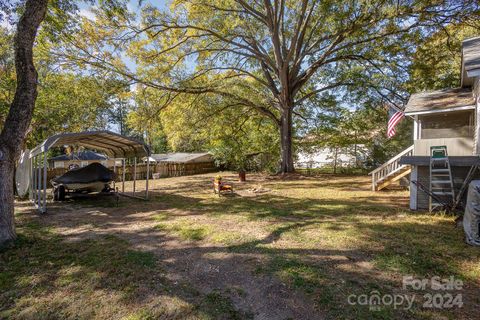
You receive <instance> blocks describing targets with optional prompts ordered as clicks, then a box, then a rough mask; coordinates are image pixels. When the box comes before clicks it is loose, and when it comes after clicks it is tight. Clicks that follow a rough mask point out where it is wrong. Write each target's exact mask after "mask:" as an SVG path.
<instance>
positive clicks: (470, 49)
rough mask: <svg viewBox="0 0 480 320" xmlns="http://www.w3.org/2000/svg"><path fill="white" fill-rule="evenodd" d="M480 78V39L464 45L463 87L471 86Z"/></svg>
mask: <svg viewBox="0 0 480 320" xmlns="http://www.w3.org/2000/svg"><path fill="white" fill-rule="evenodd" d="M479 76H480V37H476V38H471V39H467V40H465V41H463V43H462V86H470V85H472V83H473V78H474V77H479Z"/></svg>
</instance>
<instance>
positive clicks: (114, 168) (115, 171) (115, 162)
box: [113, 158, 117, 190]
mask: <svg viewBox="0 0 480 320" xmlns="http://www.w3.org/2000/svg"><path fill="white" fill-rule="evenodd" d="M113 173H114V174H115V179H113V190H116V189H115V183H116V182H117V181H116V180H117V177H116V176H117V159H116V158H113Z"/></svg>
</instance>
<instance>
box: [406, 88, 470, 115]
mask: <svg viewBox="0 0 480 320" xmlns="http://www.w3.org/2000/svg"><path fill="white" fill-rule="evenodd" d="M474 105H475V99H474V97H473V93H472V89H471V88H455V89H444V90H437V91H430V92H421V93H415V94H412V96H411V97H410V99H409V100H408V103H407V105H406V107H405V113H407V114H408V113H410V114H413V113H419V112H428V111H438V110H448V109H453V108H458V107H466V106H474Z"/></svg>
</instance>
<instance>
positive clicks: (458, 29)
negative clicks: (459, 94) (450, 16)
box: [408, 24, 480, 93]
mask: <svg viewBox="0 0 480 320" xmlns="http://www.w3.org/2000/svg"><path fill="white" fill-rule="evenodd" d="M475 36H480V26H479V25H477V26H475V25H469V24H450V25H448V26H446V27H445V28H444V29H443V30H440V31H438V32H436V33H434V34H433V35H431V36H430V37H427V38H425V39H422V40H423V43H422V44H421V45H420V46H419V47H418V48H417V50H416V52H415V54H414V55H413V60H412V64H411V66H410V71H409V72H410V79H409V81H408V89H409V91H410V92H411V93H415V92H420V91H425V90H434V89H444V88H456V87H459V86H460V72H461V59H462V41H463V40H465V39H467V38H471V37H475Z"/></svg>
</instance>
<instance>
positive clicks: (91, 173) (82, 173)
mask: <svg viewBox="0 0 480 320" xmlns="http://www.w3.org/2000/svg"><path fill="white" fill-rule="evenodd" d="M114 179H115V173H114V172H113V171H112V170H109V169H108V168H106V167H105V166H103V165H101V164H100V163H92V164H89V165H88V166H86V167H83V168H78V169H73V170H70V171H68V172H66V173H65V174H64V175H63V176H60V177H58V178H54V179H52V181H53V182H54V183H56V184H73V183H92V182H111V181H113V180H114Z"/></svg>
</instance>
